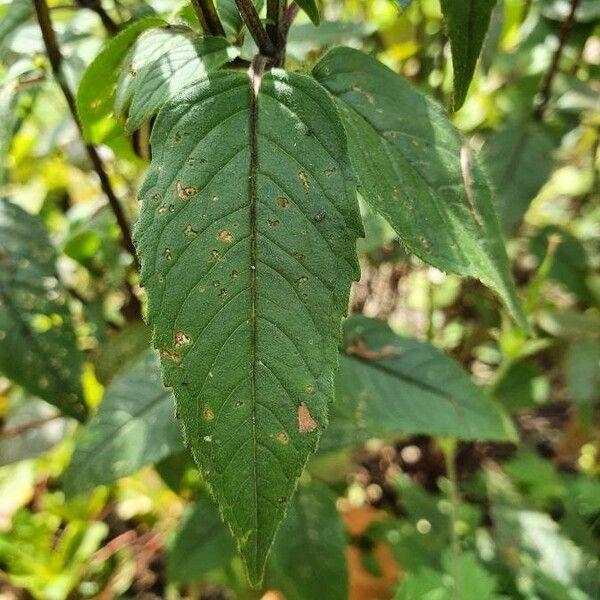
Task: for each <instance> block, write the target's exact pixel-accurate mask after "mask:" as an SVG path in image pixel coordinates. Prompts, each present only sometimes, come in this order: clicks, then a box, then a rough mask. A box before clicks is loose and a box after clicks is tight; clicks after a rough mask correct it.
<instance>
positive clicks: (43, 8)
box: [33, 0, 138, 268]
mask: <svg viewBox="0 0 600 600" xmlns="http://www.w3.org/2000/svg"><path fill="white" fill-rule="evenodd" d="M33 3H34V6H35V12H36V15H37V19H38V22H39V25H40V29H41V31H42V38H43V39H44V45H45V47H46V52H47V54H48V59H49V60H50V65H51V67H52V72H53V74H54V77H55V78H56V81H57V82H58V84H59V86H60V88H61V90H62V93H63V95H64V97H65V100H66V101H67V105H68V107H69V110H70V112H71V115H72V116H73V119H74V121H75V124H76V125H77V128H78V129H79V133H80V134H81V138H82V139H83V129H82V127H81V122H80V121H79V116H78V114H77V105H76V104H75V97H74V96H73V93H72V92H71V90H70V88H69V85H68V83H67V81H66V79H65V77H64V73H63V70H62V63H63V55H62V53H61V51H60V47H59V45H58V40H57V38H56V34H55V32H54V29H53V28H52V21H51V19H50V12H49V11H48V5H47V4H46V0H33ZM84 145H85V150H86V152H87V155H88V157H89V159H90V162H91V163H92V166H93V168H94V171H96V174H97V175H98V178H99V179H100V187H101V188H102V191H103V192H104V195H105V196H106V197H107V199H108V204H109V205H110V208H111V210H112V212H113V214H114V215H115V219H116V220H117V225H118V226H119V229H120V231H121V236H122V239H121V243H122V245H123V247H124V248H125V250H127V252H129V254H131V256H132V258H133V262H134V264H135V266H136V268H137V266H138V260H137V254H136V252H135V247H134V245H133V241H132V239H131V231H130V229H129V223H128V222H127V219H126V218H125V213H124V212H123V209H122V208H121V204H120V203H119V200H118V198H117V196H116V194H115V192H114V190H113V188H112V185H111V183H110V180H109V178H108V175H107V174H106V170H105V169H104V165H103V163H102V159H101V158H100V155H99V154H98V151H97V150H96V147H95V146H93V145H92V144H87V143H84Z"/></svg>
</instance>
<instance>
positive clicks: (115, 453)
mask: <svg viewBox="0 0 600 600" xmlns="http://www.w3.org/2000/svg"><path fill="white" fill-rule="evenodd" d="M182 449H183V447H182V444H181V429H180V427H179V425H178V423H177V421H176V420H175V418H174V401H173V395H172V393H171V392H170V391H169V390H167V389H165V387H164V386H163V385H162V383H161V381H160V369H159V367H158V357H157V356H156V353H155V352H154V351H150V350H148V351H147V352H145V353H144V354H143V355H142V356H141V357H140V358H139V359H138V360H136V361H135V363H134V365H133V366H132V367H131V368H130V369H128V370H127V371H126V372H125V373H124V374H123V375H121V376H119V377H118V378H117V379H116V380H115V381H114V382H113V383H112V384H111V385H109V386H108V387H107V388H106V391H105V393H104V398H103V400H102V403H101V404H100V408H99V410H98V412H97V413H96V414H95V415H94V416H93V417H92V418H91V419H90V421H89V422H88V423H87V424H86V425H85V426H84V427H83V428H82V429H81V430H80V431H79V432H78V436H77V439H76V443H75V450H74V452H73V456H72V458H71V463H70V464H69V466H68V467H67V470H66V472H65V481H64V490H65V493H66V494H67V496H71V497H72V496H75V495H77V494H81V493H83V492H86V491H88V490H90V489H93V488H94V487H96V486H99V485H103V484H107V483H112V482H113V481H116V480H117V479H120V478H121V477H125V476H127V475H131V474H132V473H135V472H136V471H137V470H139V469H140V468H141V467H143V466H145V465H149V464H153V463H155V462H158V461H159V460H161V459H162V458H164V457H165V456H168V455H169V454H172V453H174V452H178V451H180V450H182Z"/></svg>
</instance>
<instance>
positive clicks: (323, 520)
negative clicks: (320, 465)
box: [266, 483, 348, 600]
mask: <svg viewBox="0 0 600 600" xmlns="http://www.w3.org/2000/svg"><path fill="white" fill-rule="evenodd" d="M345 551H346V535H345V533H344V528H343V526H342V522H341V519H340V515H339V514H338V511H337V509H336V507H335V496H334V495H333V494H332V493H331V492H330V491H329V490H328V489H327V488H326V487H325V486H324V485H322V484H318V483H310V484H304V485H300V486H299V487H298V490H297V491H296V494H295V496H294V500H293V501H292V504H291V506H290V508H289V510H288V513H287V515H286V516H285V519H284V520H283V523H282V524H281V527H280V529H279V532H278V534H277V538H276V540H275V544H274V546H273V552H272V553H271V557H270V559H269V562H268V564H267V575H266V579H267V582H268V585H269V587H272V588H275V589H277V590H279V591H281V592H283V594H284V596H285V597H286V598H288V599H289V600H314V599H315V598H327V600H347V598H348V568H347V565H346V555H345Z"/></svg>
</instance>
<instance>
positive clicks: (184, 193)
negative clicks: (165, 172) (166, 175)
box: [175, 180, 198, 200]
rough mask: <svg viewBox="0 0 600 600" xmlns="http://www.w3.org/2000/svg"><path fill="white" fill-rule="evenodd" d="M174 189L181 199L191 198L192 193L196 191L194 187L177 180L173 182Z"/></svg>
mask: <svg viewBox="0 0 600 600" xmlns="http://www.w3.org/2000/svg"><path fill="white" fill-rule="evenodd" d="M175 191H176V192H177V197H178V198H181V199H182V200H187V199H188V198H191V197H192V196H193V195H194V194H196V193H197V192H198V190H197V189H196V188H195V187H192V186H190V187H185V186H183V185H182V183H181V181H179V180H177V181H176V182H175Z"/></svg>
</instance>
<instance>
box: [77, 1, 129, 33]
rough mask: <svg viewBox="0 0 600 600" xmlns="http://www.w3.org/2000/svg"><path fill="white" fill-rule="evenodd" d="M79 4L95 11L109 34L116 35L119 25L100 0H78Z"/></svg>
mask: <svg viewBox="0 0 600 600" xmlns="http://www.w3.org/2000/svg"><path fill="white" fill-rule="evenodd" d="M76 1H77V4H78V5H79V6H81V7H83V8H89V9H90V10H91V11H93V12H95V13H96V14H97V15H98V17H99V18H100V21H102V25H104V29H106V31H107V33H108V34H109V35H114V34H115V33H117V32H118V31H119V25H117V23H115V22H114V21H113V20H112V18H111V16H110V15H109V14H108V13H107V12H106V11H105V10H104V8H103V7H102V4H101V2H100V0H76Z"/></svg>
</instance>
